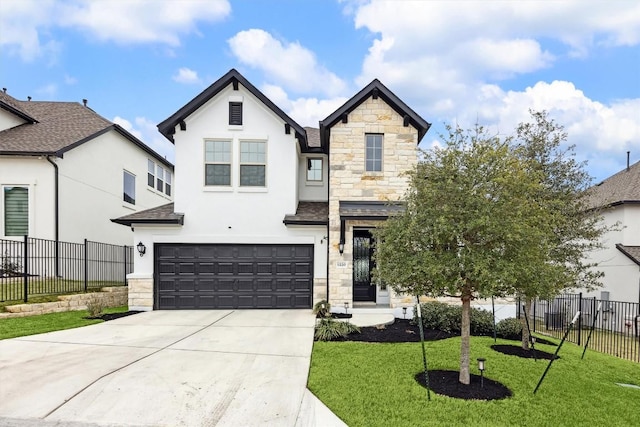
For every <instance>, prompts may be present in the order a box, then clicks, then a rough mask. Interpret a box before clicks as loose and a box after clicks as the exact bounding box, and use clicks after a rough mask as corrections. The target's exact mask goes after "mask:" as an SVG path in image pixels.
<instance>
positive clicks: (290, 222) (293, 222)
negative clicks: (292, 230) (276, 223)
mask: <svg viewBox="0 0 640 427" xmlns="http://www.w3.org/2000/svg"><path fill="white" fill-rule="evenodd" d="M282 222H283V223H284V225H327V224H329V220H328V219H327V220H326V221H316V220H304V219H302V220H296V219H287V218H285V219H284V220H283V221H282Z"/></svg>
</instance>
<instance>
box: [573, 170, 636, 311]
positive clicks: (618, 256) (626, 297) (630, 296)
mask: <svg viewBox="0 0 640 427" xmlns="http://www.w3.org/2000/svg"><path fill="white" fill-rule="evenodd" d="M588 191H589V192H590V193H591V199H590V202H591V205H592V206H593V207H597V208H604V209H603V211H602V216H603V219H604V224H606V225H609V226H611V225H614V224H616V223H617V224H618V230H616V231H611V232H609V233H607V234H606V235H605V236H603V238H602V243H603V244H604V246H605V249H603V250H601V251H597V252H594V253H592V254H591V256H590V258H589V261H596V262H597V263H598V264H599V265H598V270H600V271H602V272H603V273H604V278H603V279H602V283H603V287H602V288H599V289H597V290H596V291H594V292H590V293H585V295H586V296H596V297H597V298H598V299H609V300H612V301H625V302H637V303H640V162H637V163H635V164H634V165H630V166H627V168H626V169H624V170H622V171H620V172H618V173H617V174H615V175H613V176H611V177H609V178H607V179H605V180H604V181H602V182H601V183H599V184H597V185H595V186H593V187H591V188H590V189H589V190H588Z"/></svg>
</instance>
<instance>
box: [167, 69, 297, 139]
mask: <svg viewBox="0 0 640 427" xmlns="http://www.w3.org/2000/svg"><path fill="white" fill-rule="evenodd" d="M238 82H239V83H242V86H244V87H245V88H246V89H247V90H248V91H249V92H251V93H252V94H253V96H255V97H256V98H258V99H259V100H260V101H261V102H262V103H263V104H264V105H266V106H267V107H269V109H270V110H271V111H273V112H274V113H275V114H276V115H277V116H278V117H280V118H281V119H282V120H283V121H284V122H285V123H287V124H289V125H290V126H291V127H292V128H293V129H294V130H295V135H296V138H297V139H298V142H299V144H300V148H301V149H302V151H303V152H306V151H307V149H308V144H307V132H306V131H305V130H304V128H303V127H302V126H300V125H299V124H298V123H296V122H295V121H294V120H293V119H292V118H291V117H289V116H288V115H287V114H286V113H285V112H284V111H282V110H281V109H280V108H279V107H278V106H277V105H276V104H274V103H273V102H272V101H271V100H270V99H269V98H267V97H266V96H265V95H264V94H263V93H262V92H260V91H259V90H258V89H257V88H256V87H255V86H254V85H252V84H251V83H249V81H248V80H247V79H245V78H244V77H243V76H242V74H240V73H239V72H238V71H237V70H235V69H233V68H232V69H231V70H229V72H228V73H227V74H225V75H224V76H222V77H220V78H219V79H218V80H216V81H215V82H214V83H213V84H212V85H211V86H209V87H208V88H206V89H205V90H204V91H202V92H201V93H200V94H199V95H198V96H196V97H195V98H193V99H192V100H191V101H189V102H188V103H187V104H186V105H185V106H184V107H182V108H181V109H179V110H178V111H177V112H175V113H174V114H173V115H172V116H171V117H169V118H167V119H166V120H164V121H163V122H161V123H160V124H159V125H158V130H159V131H160V133H161V134H162V135H164V137H165V138H167V139H168V140H169V141H171V142H174V139H173V133H174V129H175V127H176V125H177V124H178V123H180V122H181V121H183V120H184V119H186V118H187V117H189V116H190V115H191V114H192V113H193V112H195V111H196V110H197V109H198V108H200V107H202V106H203V105H204V104H205V103H206V102H208V101H209V100H210V99H211V98H213V97H214V96H216V95H217V94H218V93H220V92H221V91H222V90H223V89H224V88H226V87H227V86H229V85H230V84H233V85H234V86H235V85H237V84H238Z"/></svg>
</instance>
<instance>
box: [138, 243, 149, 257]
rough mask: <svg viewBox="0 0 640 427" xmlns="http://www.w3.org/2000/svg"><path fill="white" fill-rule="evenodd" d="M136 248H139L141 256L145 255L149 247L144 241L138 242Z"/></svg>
mask: <svg viewBox="0 0 640 427" xmlns="http://www.w3.org/2000/svg"><path fill="white" fill-rule="evenodd" d="M136 248H137V249H138V253H139V254H140V256H142V255H144V254H145V253H146V252H147V247H146V246H145V245H144V243H142V242H140V243H138V245H137V246H136Z"/></svg>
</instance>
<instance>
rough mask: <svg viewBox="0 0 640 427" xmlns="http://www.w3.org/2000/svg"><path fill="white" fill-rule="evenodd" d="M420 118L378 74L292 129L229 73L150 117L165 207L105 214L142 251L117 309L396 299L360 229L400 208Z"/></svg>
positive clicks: (423, 126) (390, 302)
mask: <svg viewBox="0 0 640 427" xmlns="http://www.w3.org/2000/svg"><path fill="white" fill-rule="evenodd" d="M429 126H430V125H429V123H427V122H426V121H425V120H424V119H423V118H421V117H420V116H419V115H417V114H416V113H415V112H414V111H413V110H411V109H410V108H409V107H408V106H407V105H405V104H404V103H403V102H402V101H401V100H400V99H399V98H397V97H396V96H395V95H394V94H393V93H392V92H391V91H390V90H389V89H387V88H386V87H385V86H384V85H383V84H382V83H380V82H379V81H378V80H374V81H373V82H371V83H370V84H369V85H368V86H367V87H365V88H364V89H362V90H361V91H360V92H358V93H357V94H356V95H355V96H354V97H353V98H351V99H350V100H349V101H347V103H345V104H344V105H343V106H342V107H340V108H339V109H338V110H337V111H335V112H334V113H333V114H331V115H330V116H329V117H327V118H326V119H325V120H323V121H322V122H320V128H319V129H314V128H303V127H302V126H300V125H299V124H298V123H296V122H295V121H294V120H292V119H291V118H290V117H289V116H288V115H287V114H285V113H284V112H283V111H282V110H281V109H280V108H278V107H277V106H276V105H275V104H274V103H273V102H271V101H270V100H269V99H268V98H267V97H266V96H265V95H264V94H262V93H261V92H260V91H259V90H258V89H256V88H255V87H254V86H253V85H252V84H251V83H249V82H248V81H247V80H246V79H245V78H244V77H243V76H242V75H240V73H238V72H237V71H236V70H231V71H229V72H228V73H227V74H225V75H224V76H223V77H222V78H220V79H219V80H218V81H216V82H215V83H213V84H212V85H211V86H210V87H208V88H207V89H206V90H205V91H204V92H202V93H201V94H199V95H198V96H196V97H195V98H194V99H193V100H192V101H190V102H189V103H188V104H186V105H185V106H184V107H182V108H181V109H179V110H178V111H177V112H176V113H175V114H174V115H172V116H171V117H169V118H168V119H167V120H165V121H164V122H162V123H160V124H159V125H158V128H159V130H160V132H161V133H162V134H163V135H165V137H167V138H168V139H169V140H170V141H172V142H173V143H174V144H175V147H176V175H177V177H178V179H177V180H176V191H175V194H176V195H175V205H174V204H167V205H165V206H162V207H159V208H156V209H151V210H147V211H143V212H138V213H134V214H131V215H128V216H125V217H120V218H117V219H114V222H117V223H119V224H123V225H126V226H130V227H132V228H134V242H135V243H138V242H139V243H141V244H142V245H144V246H145V248H146V252H145V253H144V255H143V256H141V257H136V262H135V269H134V273H133V274H131V275H129V308H131V309H142V310H150V309H190V308H310V307H311V306H312V304H313V303H315V302H318V301H320V300H322V299H328V300H329V301H330V302H331V303H332V304H333V305H334V306H336V305H337V306H339V307H342V306H343V305H344V304H345V303H348V304H349V306H350V307H351V306H353V304H354V303H356V304H357V303H365V304H367V303H368V304H372V305H375V304H376V303H377V304H381V305H386V306H395V305H397V304H398V302H399V301H400V297H398V296H395V295H393V293H392V292H391V291H390V289H387V288H385V287H384V286H375V284H372V283H371V271H372V269H373V268H374V267H375V266H374V264H373V261H372V258H371V254H372V250H373V247H374V242H373V239H372V237H371V233H370V231H371V230H372V229H373V228H374V227H375V226H376V225H377V224H379V222H380V221H381V220H384V219H386V218H387V217H388V216H389V215H390V214H392V213H394V212H396V211H397V210H398V209H402V206H401V205H400V204H399V203H397V202H398V201H399V200H400V199H401V198H402V196H403V195H404V192H405V190H406V186H407V178H406V177H404V176H403V175H402V174H403V172H405V171H407V170H409V169H411V168H412V167H413V166H414V165H415V164H416V162H417V159H418V149H417V146H418V143H419V142H420V140H421V139H422V137H423V136H424V135H425V133H426V132H427V130H428V129H429Z"/></svg>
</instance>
